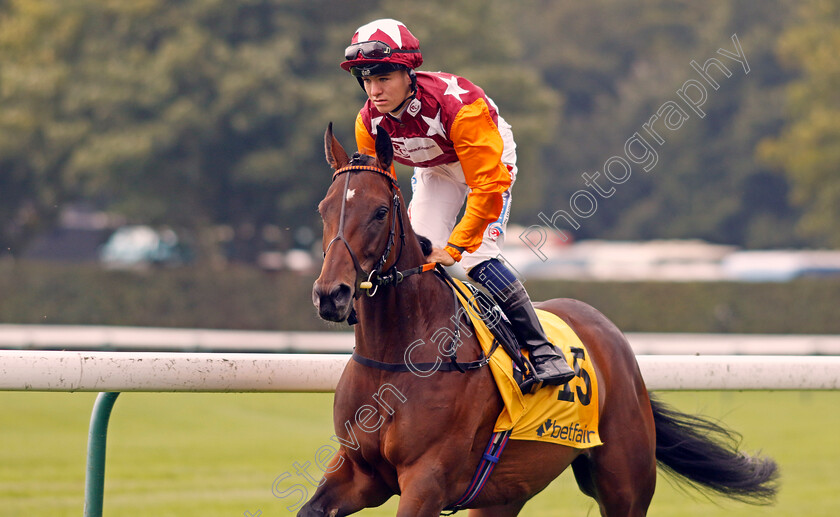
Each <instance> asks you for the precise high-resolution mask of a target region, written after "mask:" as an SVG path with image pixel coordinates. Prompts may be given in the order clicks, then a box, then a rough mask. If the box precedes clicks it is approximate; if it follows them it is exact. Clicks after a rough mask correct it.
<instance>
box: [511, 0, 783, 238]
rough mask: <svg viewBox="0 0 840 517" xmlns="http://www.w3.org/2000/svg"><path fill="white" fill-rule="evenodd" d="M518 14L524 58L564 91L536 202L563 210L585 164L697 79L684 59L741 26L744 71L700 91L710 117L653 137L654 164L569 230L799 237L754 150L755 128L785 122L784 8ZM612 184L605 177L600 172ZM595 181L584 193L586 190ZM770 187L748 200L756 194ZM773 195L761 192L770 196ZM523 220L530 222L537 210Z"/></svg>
mask: <svg viewBox="0 0 840 517" xmlns="http://www.w3.org/2000/svg"><path fill="white" fill-rule="evenodd" d="M524 1H525V4H524V5H523V8H522V9H521V10H520V13H521V16H520V17H519V18H518V20H519V24H520V25H521V27H522V28H520V30H519V32H520V33H521V34H522V38H523V40H524V41H525V46H526V52H525V55H526V56H528V58H529V62H531V63H533V64H534V67H535V68H536V69H538V70H541V71H542V73H543V74H544V77H545V79H546V81H547V82H548V83H549V84H551V85H552V86H553V87H555V88H558V89H559V90H560V91H561V92H562V93H563V94H565V96H566V98H567V99H568V102H567V103H566V113H565V120H564V123H563V125H562V127H561V129H560V131H559V135H560V136H559V137H558V138H557V139H556V141H555V142H554V145H553V146H551V147H548V148H546V149H545V153H544V162H545V163H546V166H548V167H551V176H552V178H553V179H552V181H551V182H549V183H548V184H547V185H546V186H545V188H544V189H543V192H544V194H545V198H544V200H543V202H542V203H541V205H540V208H541V209H542V210H543V211H545V212H546V213H547V214H551V213H553V212H554V211H555V210H558V209H565V210H567V211H568V210H569V198H570V196H571V194H572V193H574V192H575V191H577V190H580V189H585V188H587V187H586V185H585V183H584V180H583V179H582V177H581V176H582V174H583V173H589V174H594V173H595V172H596V171H602V169H603V165H604V162H605V161H606V160H607V159H608V158H609V157H610V156H613V155H619V156H623V155H624V143H625V141H626V140H627V139H629V138H630V137H631V136H633V134H634V133H635V132H637V131H640V132H641V131H642V124H644V123H645V122H647V121H648V120H649V119H650V117H651V116H653V115H654V114H655V113H656V110H657V109H658V108H659V107H660V106H661V105H662V104H663V103H664V102H666V101H671V100H679V99H678V97H677V95H676V91H677V90H678V89H679V88H680V87H681V85H682V84H683V82H684V81H686V80H688V79H697V78H698V74H697V72H696V71H695V70H694V69H692V67H691V66H690V62H691V61H692V60H695V61H697V62H699V63H701V64H702V63H704V62H705V61H706V59H708V58H710V57H720V56H719V55H718V54H716V51H717V49H718V48H725V49H730V50H731V49H732V47H733V44H732V42H731V41H730V36H731V35H732V34H733V33H736V34H737V35H738V37H739V39H740V42H741V45H742V46H743V49H744V52H745V54H746V55H747V59H748V61H749V63H750V72H749V74H748V75H745V74H744V70H743V69H742V68H741V67H740V65H738V64H737V63H735V62H734V61H730V60H726V59H724V61H728V62H729V63H730V64H733V65H734V68H731V70H732V71H733V75H732V77H730V78H727V79H723V80H721V82H720V84H721V88H720V89H719V90H717V91H715V90H712V89H711V88H709V89H708V100H707V103H706V105H705V106H704V110H705V111H706V116H705V117H704V118H703V119H700V118H699V117H698V116H696V115H694V114H693V113H691V114H690V115H692V117H691V118H690V119H689V120H688V121H687V122H686V123H685V124H684V125H683V126H682V127H681V128H680V129H679V130H678V131H674V132H669V134H668V135H667V137H668V139H667V141H666V142H665V143H664V144H662V145H661V146H659V145H656V150H657V152H658V157H659V162H658V163H657V165H656V166H655V168H653V169H652V170H651V171H649V172H643V171H642V169H641V167H635V168H634V170H633V174H632V176H631V178H630V179H629V180H628V181H627V182H626V183H623V184H621V185H614V188H615V189H616V191H615V193H614V194H613V195H612V196H611V197H609V198H606V199H603V198H601V197H598V201H599V203H598V208H597V211H596V213H595V214H594V215H593V216H592V217H590V218H588V219H585V220H582V222H581V228H580V230H579V231H576V232H573V233H574V235H575V237H576V238H592V237H600V238H619V239H640V238H641V239H647V238H657V237H658V238H694V237H700V238H704V239H708V240H710V241H714V242H721V243H732V244H742V245H748V246H753V247H761V246H772V245H779V244H790V243H791V242H793V241H794V240H795V236H794V235H793V229H792V225H791V224H790V223H789V222H788V221H789V220H790V219H791V217H792V214H793V210H792V209H791V207H790V206H789V203H788V202H787V200H786V198H785V190H786V182H785V180H784V178H782V177H781V176H779V175H777V174H772V173H771V172H769V171H768V170H766V169H765V168H763V167H762V166H761V165H760V164H757V163H756V162H755V160H754V159H753V156H752V149H753V148H754V146H755V143H756V142H757V141H758V139H759V138H761V137H762V136H765V135H767V134H770V133H772V132H773V131H775V130H776V129H777V128H778V126H779V124H780V118H781V105H780V102H779V101H778V100H777V99H778V98H779V95H778V93H779V85H780V84H781V83H782V82H783V80H784V74H782V73H781V72H780V68H779V65H778V64H777V63H776V61H775V59H774V58H773V54H772V47H773V44H774V40H775V37H776V36H775V35H776V34H777V33H778V31H779V30H780V28H781V27H782V26H784V24H785V23H786V13H787V12H788V4H789V3H790V2H788V1H786V0H776V1H774V2H773V3H772V6H771V5H770V4H767V3H765V4H762V5H761V6H755V5H753V4H751V3H748V2H722V1H714V2H706V3H696V2H689V1H682V0H653V1H649V2H644V3H643V4H639V3H632V2H623V1H621V0H593V1H591V2H585V3H581V2H572V3H569V2H550V1H547V0H524ZM600 184H603V185H604V186H605V188H606V186H608V185H609V182H606V180H605V179H604V177H603V173H602V174H601V182H600ZM590 190H591V189H590ZM759 191H760V192H763V193H765V194H766V196H761V197H759V196H756V195H755V193H756V192H759ZM768 197H769V199H768ZM537 212H538V210H537V209H535V210H534V215H533V216H532V218H531V221H532V222H531V223H529V224H533V223H537V222H538V221H537V219H536V213H537Z"/></svg>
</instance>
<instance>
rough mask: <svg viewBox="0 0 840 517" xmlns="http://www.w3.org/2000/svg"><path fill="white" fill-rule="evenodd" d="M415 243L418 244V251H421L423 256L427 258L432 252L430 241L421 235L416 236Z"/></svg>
mask: <svg viewBox="0 0 840 517" xmlns="http://www.w3.org/2000/svg"><path fill="white" fill-rule="evenodd" d="M417 241H418V242H419V243H420V249H421V250H423V256H424V257H428V256H429V253H431V252H432V241H430V240H429V239H427V238H426V237H423V236H422V235H418V236H417Z"/></svg>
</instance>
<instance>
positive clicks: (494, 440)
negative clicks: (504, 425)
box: [441, 430, 513, 515]
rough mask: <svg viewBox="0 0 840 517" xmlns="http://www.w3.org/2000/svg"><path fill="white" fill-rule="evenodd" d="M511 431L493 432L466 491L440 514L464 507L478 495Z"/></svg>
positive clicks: (503, 448)
mask: <svg viewBox="0 0 840 517" xmlns="http://www.w3.org/2000/svg"><path fill="white" fill-rule="evenodd" d="M512 432H513V430H509V431H500V432H498V433H493V435H492V436H491V437H490V443H488V444H487V449H485V450H484V454H483V455H482V457H481V462H480V463H479V464H478V468H477V469H476V471H475V474H473V478H472V481H471V482H470V485H469V486H468V487H467V490H466V492H464V495H462V496H461V498H460V499H458V500H457V501H455V502H454V503H452V504H450V505H449V506H447V507H446V508H444V509H443V511H444V512H449V513H445V514H441V515H452V514H453V513H455V512H457V511H458V510H462V509H463V508H465V507H466V506H467V505H468V504H470V503H471V502H472V501H473V499H475V498H476V497H478V494H479V493H481V489H482V488H484V485H485V484H486V483H487V480H488V479H490V474H492V473H493V468H494V467H495V466H496V463H498V462H499V457H501V455H502V451H503V450H505V445H507V442H508V438H510V434H511V433H512Z"/></svg>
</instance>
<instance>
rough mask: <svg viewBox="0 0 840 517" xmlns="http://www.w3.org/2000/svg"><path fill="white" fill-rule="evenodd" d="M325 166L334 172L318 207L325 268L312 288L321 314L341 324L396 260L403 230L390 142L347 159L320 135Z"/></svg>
mask: <svg viewBox="0 0 840 517" xmlns="http://www.w3.org/2000/svg"><path fill="white" fill-rule="evenodd" d="M324 140H325V146H326V155H327V162H328V163H329V164H330V166H331V167H332V168H333V169H334V170H335V173H334V175H333V183H332V185H331V186H330V188H329V190H327V195H326V197H324V199H323V200H322V201H321V203H320V204H319V205H318V212H320V214H321V219H322V220H323V221H324V241H323V245H324V265H323V267H322V268H321V275H320V276H319V277H318V279H317V280H316V281H315V285H314V286H313V289H312V302H313V303H314V304H315V307H316V308H317V309H318V313H319V314H320V316H321V317H322V318H324V319H326V320H329V321H344V320H345V319H347V317H348V316H349V314H350V311H351V309H352V307H353V299H354V298H356V297H358V295H359V293H360V290H361V289H364V288H369V285H370V284H369V283H368V282H370V281H371V280H372V279H374V280H375V278H374V277H375V276H377V275H378V274H379V273H380V272H381V271H384V270H387V269H388V268H389V267H391V266H392V265H393V264H394V263H395V262H396V260H397V259H396V258H395V257H396V256H398V253H396V251H397V248H396V247H395V244H396V246H401V244H402V243H395V242H394V241H395V239H394V235H395V230H396V228H397V226H400V228H399V231H400V232H404V231H405V230H406V228H404V227H403V222H402V213H401V206H400V204H401V202H402V197H401V196H400V193H399V188H398V187H397V184H396V180H394V179H393V177H392V176H391V175H390V173H389V172H388V171H389V170H390V168H391V163H392V161H393V158H394V150H393V147H392V146H391V138H390V137H389V136H388V134H387V133H386V132H385V131H382V130H380V131H378V132H377V135H376V156H375V157H372V156H366V155H359V154H356V155H354V156H353V158H352V159H351V158H350V157H348V156H347V152H346V151H345V150H344V148H343V147H342V146H341V144H340V143H339V142H338V140H336V138H335V136H333V133H332V124H330V125H329V127H328V128H327V132H326V134H325V135H324Z"/></svg>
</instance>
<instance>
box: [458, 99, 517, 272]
mask: <svg viewBox="0 0 840 517" xmlns="http://www.w3.org/2000/svg"><path fill="white" fill-rule="evenodd" d="M449 135H450V138H451V139H452V142H453V144H454V146H455V152H456V153H457V154H458V160H459V161H460V162H461V168H462V169H463V170H464V178H465V179H466V181H467V186H468V187H470V193H469V195H468V196H467V206H466V209H465V211H464V217H462V218H461V220H460V221H459V222H458V224H457V225H456V226H455V228H454V229H453V230H452V234H451V235H450V236H449V242H448V243H447V244H448V245H447V247H446V251H448V252H449V254H450V255H452V257H453V258H455V260H460V259H461V252H462V251H468V252H473V251H475V250H477V249H478V247H479V246H480V245H481V241H482V238H483V236H484V230H485V229H486V228H487V225H489V224H490V223H492V222H493V221H495V220H496V219H498V218H499V215H500V214H501V213H502V207H503V203H504V202H503V199H502V193H504V191H505V190H507V189H508V188H510V185H511V178H510V171H509V170H508V168H507V167H506V166H505V165H504V164H503V163H502V150H503V148H504V143H503V142H502V135H500V134H499V129H498V127H496V124H495V123H494V122H493V118H492V117H491V116H490V109H489V108H488V107H487V103H486V102H485V101H484V99H483V98H479V99H477V100H476V101H475V102H473V103H472V104H469V105H467V106H464V107H463V108H461V111H459V112H458V114H457V115H456V116H455V120H454V121H453V122H452V127H451V129H450V131H449Z"/></svg>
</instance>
